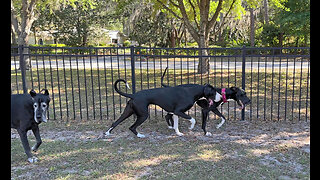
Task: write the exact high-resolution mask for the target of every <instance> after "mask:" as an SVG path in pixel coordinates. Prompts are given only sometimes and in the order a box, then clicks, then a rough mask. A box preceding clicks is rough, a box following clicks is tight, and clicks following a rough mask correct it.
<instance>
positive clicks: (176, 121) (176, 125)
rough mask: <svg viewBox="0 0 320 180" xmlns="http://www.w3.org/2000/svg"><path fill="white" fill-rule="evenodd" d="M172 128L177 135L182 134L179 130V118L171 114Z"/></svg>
mask: <svg viewBox="0 0 320 180" xmlns="http://www.w3.org/2000/svg"><path fill="white" fill-rule="evenodd" d="M173 129H174V131H175V132H176V134H177V135H178V136H183V133H181V132H180V131H179V118H178V116H177V115H173Z"/></svg>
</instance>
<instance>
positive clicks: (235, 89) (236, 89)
mask: <svg viewBox="0 0 320 180" xmlns="http://www.w3.org/2000/svg"><path fill="white" fill-rule="evenodd" d="M230 89H231V90H232V91H234V92H237V91H238V90H239V89H238V88H237V87H231V88H230Z"/></svg>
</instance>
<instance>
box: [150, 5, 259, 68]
mask: <svg viewBox="0 0 320 180" xmlns="http://www.w3.org/2000/svg"><path fill="white" fill-rule="evenodd" d="M155 2H156V3H155V7H156V9H162V10H163V11H164V12H167V13H168V14H171V15H172V16H173V17H175V18H176V19H178V20H181V21H183V23H184V24H185V26H186V28H187V29H188V32H189V33H190V34H191V36H192V38H193V39H194V40H195V41H196V42H197V44H198V46H199V48H207V47H208V42H209V34H210V32H211V31H212V29H213V27H214V26H215V24H216V23H217V22H218V21H220V19H219V15H220V13H223V14H224V17H223V18H225V17H227V16H228V15H229V14H230V13H233V14H235V15H236V16H237V17H239V16H240V15H241V14H242V13H243V12H244V8H243V7H242V3H241V1H240V0H217V1H211V0H156V1H155ZM248 2H249V4H257V1H255V0H251V1H248ZM199 54H200V56H207V55H208V53H207V50H206V49H201V50H200V51H199ZM209 68H210V66H209V58H207V57H202V58H199V65H198V73H207V72H208V71H209Z"/></svg>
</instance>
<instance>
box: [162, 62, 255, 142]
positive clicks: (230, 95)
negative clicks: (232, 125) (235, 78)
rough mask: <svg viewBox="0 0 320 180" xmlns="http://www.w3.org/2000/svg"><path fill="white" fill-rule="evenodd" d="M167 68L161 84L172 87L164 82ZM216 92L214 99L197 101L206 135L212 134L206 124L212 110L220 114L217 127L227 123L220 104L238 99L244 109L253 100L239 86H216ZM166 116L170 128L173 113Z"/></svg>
mask: <svg viewBox="0 0 320 180" xmlns="http://www.w3.org/2000/svg"><path fill="white" fill-rule="evenodd" d="M167 69H168V68H166V69H165V71H164V73H163V74H162V76H161V85H162V86H163V87H165V88H168V87H170V86H168V85H166V84H164V83H163V77H164V75H165V73H166V71H167ZM180 86H184V85H180ZM214 92H215V95H214V99H212V100H211V101H208V99H199V100H197V101H196V103H197V104H198V105H199V106H200V107H201V108H202V110H201V112H202V129H203V131H204V135H206V136H211V135H212V134H211V133H210V132H207V131H206V124H207V119H208V114H209V112H210V111H212V112H214V113H215V114H216V115H218V116H219V117H220V118H221V122H220V123H219V124H218V125H217V126H216V127H217V129H219V128H220V127H221V126H222V125H223V124H224V123H225V120H226V118H225V117H224V116H223V115H222V114H221V113H220V111H219V110H218V109H217V108H218V106H220V105H222V104H224V103H225V102H228V101H236V102H237V104H238V105H239V106H240V108H241V109H243V108H244V107H245V105H246V104H249V103H250V102H251V100H250V99H249V98H248V97H247V95H246V92H245V91H244V90H243V89H241V88H238V87H231V88H214ZM212 102H213V103H212ZM165 118H166V121H167V123H168V125H169V128H170V127H171V126H172V124H173V115H172V114H170V113H168V114H167V115H166V116H165Z"/></svg>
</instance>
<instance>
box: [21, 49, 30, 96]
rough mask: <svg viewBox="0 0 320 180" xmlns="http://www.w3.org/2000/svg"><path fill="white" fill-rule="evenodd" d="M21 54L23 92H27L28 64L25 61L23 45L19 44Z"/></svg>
mask: <svg viewBox="0 0 320 180" xmlns="http://www.w3.org/2000/svg"><path fill="white" fill-rule="evenodd" d="M19 56H20V70H21V78H22V87H23V93H24V94H27V93H28V92H27V91H28V90H27V82H26V64H25V61H24V54H23V45H19Z"/></svg>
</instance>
